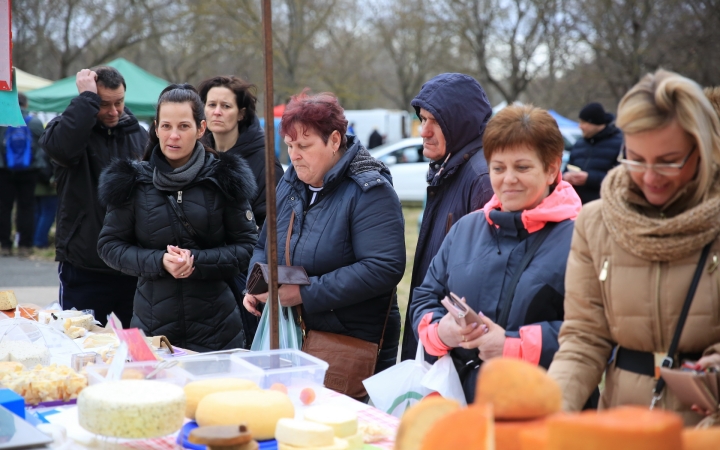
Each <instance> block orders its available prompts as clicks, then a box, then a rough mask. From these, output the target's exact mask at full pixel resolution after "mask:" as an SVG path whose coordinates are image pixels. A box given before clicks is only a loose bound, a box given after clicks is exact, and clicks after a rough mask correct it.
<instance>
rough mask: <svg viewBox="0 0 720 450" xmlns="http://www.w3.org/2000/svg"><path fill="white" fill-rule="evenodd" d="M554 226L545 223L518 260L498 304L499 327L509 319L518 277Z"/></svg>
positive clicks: (550, 223)
mask: <svg viewBox="0 0 720 450" xmlns="http://www.w3.org/2000/svg"><path fill="white" fill-rule="evenodd" d="M555 225H557V223H556V222H547V223H546V224H545V226H544V227H543V229H542V230H540V231H538V232H537V234H536V235H535V239H534V240H533V242H532V244H530V247H529V248H528V249H527V251H526V252H525V255H524V256H523V258H522V260H520V264H519V265H518V267H517V268H516V269H515V272H514V273H513V276H512V278H511V279H510V283H509V284H508V287H507V289H506V290H505V295H504V296H503V297H502V299H501V300H500V303H499V304H498V314H497V317H498V320H497V324H498V325H500V326H501V327H503V328H506V327H507V323H508V320H509V318H510V308H511V307H512V301H513V297H515V289H516V288H517V285H518V282H519V281H520V277H521V276H522V274H523V272H524V271H525V269H526V268H527V266H528V264H530V261H531V260H532V259H533V257H534V256H535V253H536V252H537V250H538V248H540V246H541V245H542V243H543V242H544V241H545V238H547V237H548V235H549V234H550V232H551V231H552V230H553V228H555ZM490 226H494V225H490Z"/></svg>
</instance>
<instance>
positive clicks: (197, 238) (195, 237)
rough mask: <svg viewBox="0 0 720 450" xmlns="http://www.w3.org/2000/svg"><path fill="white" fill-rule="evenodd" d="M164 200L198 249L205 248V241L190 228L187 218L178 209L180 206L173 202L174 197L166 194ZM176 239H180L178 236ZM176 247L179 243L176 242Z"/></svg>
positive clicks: (175, 201)
mask: <svg viewBox="0 0 720 450" xmlns="http://www.w3.org/2000/svg"><path fill="white" fill-rule="evenodd" d="M165 199H166V200H167V201H168V204H169V205H170V208H171V209H172V210H173V212H174V213H175V215H176V216H177V218H178V220H179V221H180V223H181V224H182V226H183V227H184V228H185V231H187V232H188V234H190V237H191V238H192V239H193V240H194V241H195V243H197V244H198V245H199V246H200V247H203V248H205V247H206V246H205V241H204V240H203V239H202V238H201V237H200V234H198V232H197V230H195V228H194V227H193V226H192V224H191V223H190V221H189V220H188V218H187V216H186V215H185V213H184V212H183V210H182V209H181V208H180V205H178V203H177V200H175V197H173V195H172V194H167V196H166V197H165ZM178 239H180V236H178ZM178 245H180V242H178Z"/></svg>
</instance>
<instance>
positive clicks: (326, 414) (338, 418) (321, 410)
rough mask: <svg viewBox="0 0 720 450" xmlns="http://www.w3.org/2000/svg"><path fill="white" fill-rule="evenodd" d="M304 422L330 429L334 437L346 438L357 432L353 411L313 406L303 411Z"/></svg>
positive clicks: (356, 419)
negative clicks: (320, 424) (319, 424)
mask: <svg viewBox="0 0 720 450" xmlns="http://www.w3.org/2000/svg"><path fill="white" fill-rule="evenodd" d="M305 420H309V421H310V422H317V423H322V424H324V425H327V426H329V427H332V429H333V430H334V432H335V437H339V438H347V437H350V436H354V435H356V434H357V432H358V418H357V414H355V413H354V412H353V411H350V410H347V409H343V408H337V407H332V406H313V407H311V408H308V409H307V410H306V411H305Z"/></svg>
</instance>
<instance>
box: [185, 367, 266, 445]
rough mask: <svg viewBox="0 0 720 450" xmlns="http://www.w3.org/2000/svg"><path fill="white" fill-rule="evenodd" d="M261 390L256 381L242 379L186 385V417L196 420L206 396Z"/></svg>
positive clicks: (198, 382) (201, 381) (202, 381)
mask: <svg viewBox="0 0 720 450" xmlns="http://www.w3.org/2000/svg"><path fill="white" fill-rule="evenodd" d="M259 389H260V386H258V385H257V384H255V382H254V381H250V380H243V379H242V378H216V379H214V380H200V381H193V382H191V383H188V384H186V385H185V396H186V397H187V407H186V408H185V417H187V418H188V419H194V418H195V411H196V410H197V406H198V403H200V400H202V399H203V398H204V397H205V396H206V395H209V394H214V393H216V392H226V391H246V390H259ZM253 432H254V430H253Z"/></svg>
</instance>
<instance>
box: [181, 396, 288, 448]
mask: <svg viewBox="0 0 720 450" xmlns="http://www.w3.org/2000/svg"><path fill="white" fill-rule="evenodd" d="M294 417H295V407H294V406H293V404H292V401H290V397H288V396H287V394H283V393H282V392H278V391H260V390H249V391H227V392H216V393H214V394H209V395H206V396H205V397H204V398H203V399H202V400H200V403H199V404H198V407H197V410H196V411H195V420H196V421H197V423H198V425H200V426H201V427H205V426H211V425H237V424H239V423H246V424H247V426H248V428H249V429H250V432H251V433H252V435H253V438H255V439H256V440H258V441H263V440H266V439H273V438H274V437H275V427H276V426H277V423H278V421H279V420H280V419H283V418H288V419H292V418H294Z"/></svg>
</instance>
